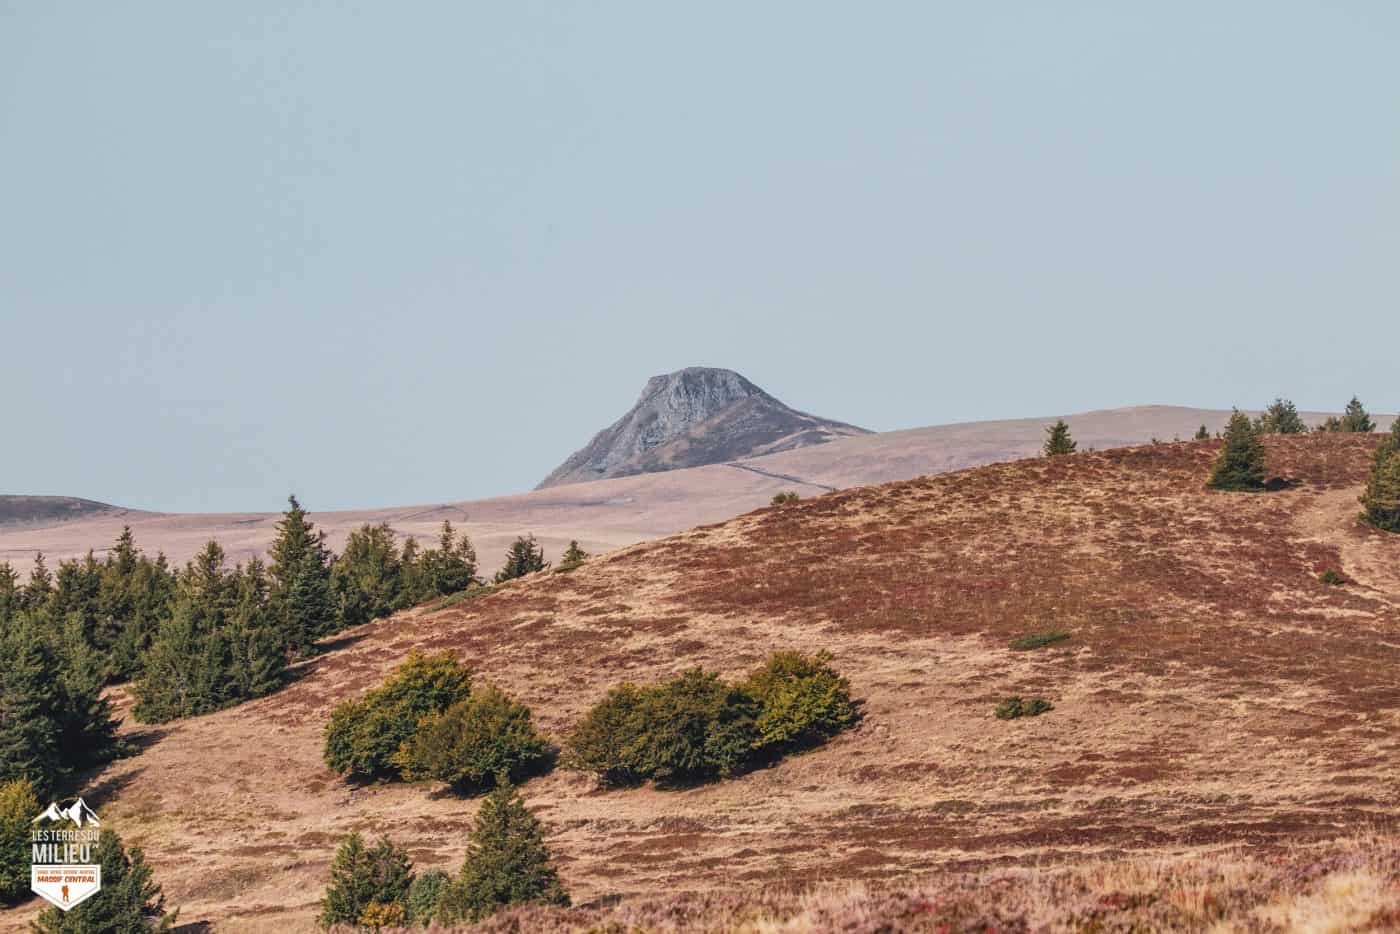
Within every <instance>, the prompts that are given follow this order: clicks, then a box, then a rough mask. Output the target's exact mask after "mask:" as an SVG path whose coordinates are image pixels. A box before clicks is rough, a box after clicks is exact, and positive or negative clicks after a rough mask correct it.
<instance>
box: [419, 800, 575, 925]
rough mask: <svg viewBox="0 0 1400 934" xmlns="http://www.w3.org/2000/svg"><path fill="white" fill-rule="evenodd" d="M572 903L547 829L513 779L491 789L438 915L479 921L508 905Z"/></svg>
mask: <svg viewBox="0 0 1400 934" xmlns="http://www.w3.org/2000/svg"><path fill="white" fill-rule="evenodd" d="M522 902H539V903H542V904H546V905H567V904H569V896H568V893H567V892H565V891H564V886H563V884H562V883H560V881H559V876H558V874H557V873H556V872H555V871H554V868H553V867H552V866H551V865H550V862H549V850H548V848H547V847H546V846H545V843H544V830H543V829H542V828H541V827H540V823H539V821H538V820H537V819H536V818H535V815H533V814H531V813H530V812H529V810H528V809H527V808H526V807H525V802H524V801H523V800H522V799H521V797H520V793H519V792H518V791H516V790H515V788H514V787H513V786H511V785H509V784H504V785H501V786H500V787H498V788H497V789H496V790H495V791H493V792H491V794H489V795H488V796H487V797H486V800H485V801H483V802H482V805H481V810H480V811H479V812H478V813H477V815H476V820H475V821H474V822H473V824H472V832H471V840H470V842H469V843H468V845H467V856H466V860H465V861H464V862H463V864H462V874H461V876H459V877H458V878H457V879H454V880H452V881H451V882H450V883H448V884H447V886H446V887H445V888H443V890H442V893H441V895H440V897H439V899H438V908H437V917H436V919H435V920H437V921H438V922H439V923H443V924H456V923H461V922H474V921H480V920H481V919H482V918H485V917H487V916H488V915H491V914H492V913H494V912H495V911H497V910H498V909H500V908H503V907H505V906H506V905H516V904H520V903H522Z"/></svg>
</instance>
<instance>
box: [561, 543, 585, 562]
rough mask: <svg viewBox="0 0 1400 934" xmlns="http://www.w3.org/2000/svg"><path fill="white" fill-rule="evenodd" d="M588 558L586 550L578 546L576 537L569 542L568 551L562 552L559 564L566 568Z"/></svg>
mask: <svg viewBox="0 0 1400 934" xmlns="http://www.w3.org/2000/svg"><path fill="white" fill-rule="evenodd" d="M587 560H588V552H586V551H584V550H583V549H582V548H580V547H579V546H578V539H574V540H573V541H571V542H569V549H568V551H565V552H564V557H563V558H562V559H560V564H561V565H562V566H563V567H566V568H576V567H578V566H579V565H580V564H582V563H583V562H585V561H587Z"/></svg>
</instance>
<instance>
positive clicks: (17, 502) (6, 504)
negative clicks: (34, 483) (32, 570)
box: [0, 494, 122, 525]
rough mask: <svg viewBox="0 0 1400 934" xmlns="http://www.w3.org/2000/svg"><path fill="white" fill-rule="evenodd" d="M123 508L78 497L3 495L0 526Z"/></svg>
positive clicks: (67, 518)
mask: <svg viewBox="0 0 1400 934" xmlns="http://www.w3.org/2000/svg"><path fill="white" fill-rule="evenodd" d="M120 511H122V510H121V508H120V507H118V506H113V505H110V504H108V503H99V502H97V501H96V500H91V499H81V498H79V497H77V496H16V495H11V494H0V525H51V524H53V523H56V522H68V521H70V520H73V519H86V518H89V517H91V516H95V515H100V514H102V513H107V512H120Z"/></svg>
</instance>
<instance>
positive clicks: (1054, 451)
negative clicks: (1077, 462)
mask: <svg viewBox="0 0 1400 934" xmlns="http://www.w3.org/2000/svg"><path fill="white" fill-rule="evenodd" d="M1045 433H1046V434H1047V435H1048V436H1049V437H1047V438H1046V439H1045V456H1046V457H1058V456H1059V455H1061V454H1073V453H1074V452H1075V449H1076V448H1078V447H1079V445H1078V444H1076V443H1075V441H1074V439H1073V438H1071V437H1070V436H1069V425H1067V424H1065V420H1064V419H1060V420H1059V421H1057V422H1055V424H1053V425H1051V426H1049V427H1048V428H1046V429H1045Z"/></svg>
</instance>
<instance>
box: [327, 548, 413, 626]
mask: <svg viewBox="0 0 1400 934" xmlns="http://www.w3.org/2000/svg"><path fill="white" fill-rule="evenodd" d="M331 590H332V591H333V593H334V594H335V599H336V602H337V604H338V609H339V613H340V625H341V626H342V627H348V626H358V625H360V624H361V623H367V622H369V621H370V620H372V619H378V618H380V617H381V616H388V615H389V614H390V613H393V612H394V611H396V610H400V609H402V608H403V607H404V606H406V605H407V600H406V599H405V595H404V593H403V565H402V563H401V561H400V558H399V546H398V541H397V539H396V538H395V536H394V533H393V530H391V529H390V528H389V524H388V523H387V522H381V523H380V524H379V525H370V524H368V523H366V524H364V525H362V526H360V528H358V529H355V530H354V531H353V532H351V533H350V535H349V537H348V538H347V539H346V541H345V550H344V551H343V552H341V554H340V557H338V558H336V560H335V565H334V566H333V567H332V568H331Z"/></svg>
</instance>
